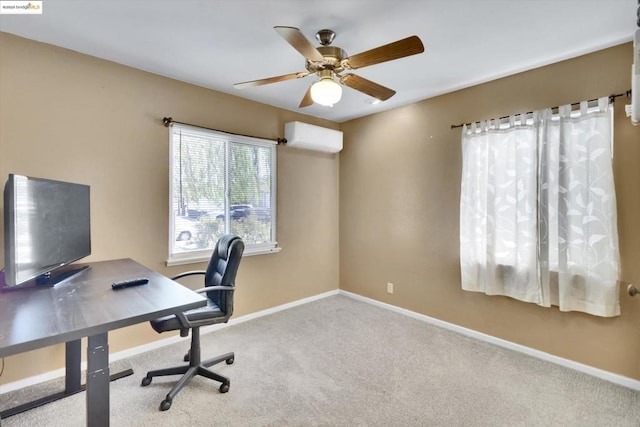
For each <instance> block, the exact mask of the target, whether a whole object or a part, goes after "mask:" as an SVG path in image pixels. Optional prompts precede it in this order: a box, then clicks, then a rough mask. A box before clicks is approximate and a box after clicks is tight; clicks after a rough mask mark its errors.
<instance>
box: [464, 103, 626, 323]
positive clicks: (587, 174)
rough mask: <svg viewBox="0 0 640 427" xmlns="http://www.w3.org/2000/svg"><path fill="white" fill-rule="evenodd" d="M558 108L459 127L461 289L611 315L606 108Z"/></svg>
mask: <svg viewBox="0 0 640 427" xmlns="http://www.w3.org/2000/svg"><path fill="white" fill-rule="evenodd" d="M588 107H589V103H588V102H586V101H584V102H581V103H580V109H579V110H576V111H572V109H571V106H570V105H565V106H561V107H560V108H559V112H558V114H557V115H555V116H553V115H552V114H551V109H546V110H542V111H538V112H534V113H533V117H531V118H528V119H525V117H524V116H520V117H519V118H517V119H516V118H515V117H513V116H512V117H511V118H510V121H509V124H504V126H502V125H501V123H499V121H497V120H496V121H492V122H491V123H489V122H481V123H480V126H479V127H478V126H476V125H475V124H472V126H471V130H470V131H468V130H467V129H466V127H465V128H464V130H463V135H462V151H463V166H462V186H461V198H460V264H461V279H462V288H463V289H465V290H469V291H476V292H484V293H486V294H488V295H506V296H510V297H512V298H516V299H519V300H522V301H527V302H532V303H536V304H539V305H541V306H544V307H550V306H551V305H557V306H558V307H559V309H560V310H561V311H582V312H585V313H590V314H593V315H596V316H603V317H611V316H617V315H619V314H620V303H619V289H618V288H619V286H618V285H619V284H618V276H619V271H620V266H619V254H618V233H617V225H616V199H615V185H614V182H613V167H612V162H611V157H612V153H613V151H612V150H613V146H612V142H613V108H611V106H610V105H609V100H608V98H600V99H598V100H597V104H596V106H594V108H591V109H590V108H588Z"/></svg>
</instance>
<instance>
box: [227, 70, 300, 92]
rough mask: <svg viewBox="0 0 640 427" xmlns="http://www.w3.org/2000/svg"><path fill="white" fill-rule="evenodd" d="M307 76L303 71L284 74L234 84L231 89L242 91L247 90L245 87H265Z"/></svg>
mask: <svg viewBox="0 0 640 427" xmlns="http://www.w3.org/2000/svg"><path fill="white" fill-rule="evenodd" d="M308 75H309V73H308V72H306V71H303V72H300V73H291V74H285V75H283V76H276V77H269V78H266V79H260V80H251V81H249V82H242V83H236V84H234V85H233V87H235V88H236V89H244V88H247V87H254V86H262V85H267V84H269V83H278V82H283V81H285V80H293V79H300V78H302V77H306V76H308Z"/></svg>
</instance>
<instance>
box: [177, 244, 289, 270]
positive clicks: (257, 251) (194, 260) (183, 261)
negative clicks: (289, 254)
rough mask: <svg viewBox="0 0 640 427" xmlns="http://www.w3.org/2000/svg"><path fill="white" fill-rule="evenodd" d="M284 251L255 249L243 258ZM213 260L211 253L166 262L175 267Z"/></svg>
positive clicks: (249, 250) (245, 252) (246, 251)
mask: <svg viewBox="0 0 640 427" xmlns="http://www.w3.org/2000/svg"><path fill="white" fill-rule="evenodd" d="M281 250H282V248H280V247H275V248H268V249H265V248H255V249H253V250H251V249H245V251H244V253H243V254H242V256H243V257H246V256H254V255H266V254H276V253H278V252H280V251H281ZM210 259H211V253H209V254H208V255H206V254H205V255H196V256H191V257H189V256H188V255H187V256H184V257H180V258H173V259H168V260H167V262H166V265H167V267H173V266H175V265H185V264H197V263H201V262H208V261H209V260H210Z"/></svg>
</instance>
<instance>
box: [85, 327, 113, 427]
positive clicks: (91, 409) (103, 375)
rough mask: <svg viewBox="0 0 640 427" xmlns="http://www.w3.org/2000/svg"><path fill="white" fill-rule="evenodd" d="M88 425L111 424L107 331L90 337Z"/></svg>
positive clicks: (88, 356) (94, 426)
mask: <svg viewBox="0 0 640 427" xmlns="http://www.w3.org/2000/svg"><path fill="white" fill-rule="evenodd" d="M87 425H88V426H90V427H98V426H104V427H108V426H109V345H108V335H107V332H104V333H102V334H98V335H94V336H91V337H89V345H88V347H87Z"/></svg>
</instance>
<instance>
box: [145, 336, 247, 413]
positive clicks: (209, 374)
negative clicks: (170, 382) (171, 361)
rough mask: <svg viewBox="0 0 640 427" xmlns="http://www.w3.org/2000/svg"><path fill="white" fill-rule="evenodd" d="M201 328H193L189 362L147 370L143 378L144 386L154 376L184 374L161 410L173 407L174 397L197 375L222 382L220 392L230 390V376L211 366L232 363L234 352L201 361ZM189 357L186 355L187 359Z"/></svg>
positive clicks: (163, 403) (166, 398)
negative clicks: (214, 369)
mask: <svg viewBox="0 0 640 427" xmlns="http://www.w3.org/2000/svg"><path fill="white" fill-rule="evenodd" d="M198 329H199V328H193V330H192V335H191V349H190V350H189V353H187V354H188V355H189V357H188V359H189V364H188V365H182V366H174V367H171V368H164V369H157V370H154V371H149V372H147V375H146V376H145V377H144V378H143V379H142V386H148V385H149V384H151V380H152V379H153V378H154V377H163V376H168V375H182V377H181V378H180V379H179V380H178V382H177V383H176V384H175V385H174V386H173V388H172V389H171V390H170V391H169V393H167V396H166V397H165V399H164V400H163V401H162V402H161V403H160V410H161V411H166V410H167V409H169V408H171V403H172V402H173V399H174V397H176V395H177V394H178V393H179V392H180V390H182V388H183V387H184V386H185V385H186V384H187V383H188V382H189V381H190V380H191V378H193V377H195V376H196V375H201V376H203V377H206V378H209V379H211V380H214V381H218V382H220V383H222V384H220V388H219V390H220V393H226V392H228V391H229V387H230V385H231V380H230V379H229V377H226V376H224V375H221V374H219V373H217V372H214V371H212V370H211V369H208V368H210V367H211V366H213V365H216V364H218V363H221V362H222V361H225V362H226V363H227V365H231V364H232V363H233V362H234V359H235V354H234V353H225V354H222V355H220V356H216V357H213V358H211V359H207V360H205V361H203V362H201V361H200V331H199V330H198ZM186 358H187V357H186V356H185V359H186Z"/></svg>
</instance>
